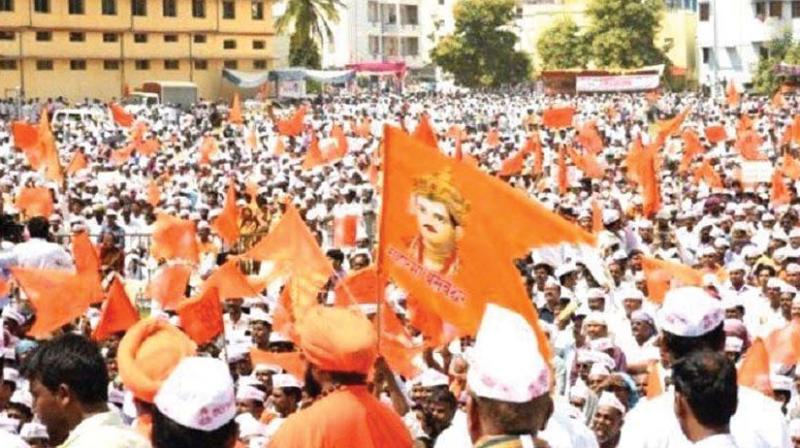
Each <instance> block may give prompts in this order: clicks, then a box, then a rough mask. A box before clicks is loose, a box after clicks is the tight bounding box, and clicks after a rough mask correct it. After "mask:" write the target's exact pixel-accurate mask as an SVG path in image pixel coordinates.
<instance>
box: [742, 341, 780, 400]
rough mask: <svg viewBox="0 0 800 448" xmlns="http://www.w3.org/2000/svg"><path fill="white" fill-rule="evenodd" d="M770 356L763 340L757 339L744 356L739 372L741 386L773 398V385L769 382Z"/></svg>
mask: <svg viewBox="0 0 800 448" xmlns="http://www.w3.org/2000/svg"><path fill="white" fill-rule="evenodd" d="M769 372H770V370H769V354H768V353H767V349H766V347H765V345H764V341H763V340H762V339H761V338H757V339H756V340H755V341H754V342H753V345H751V346H750V348H749V349H747V352H746V353H745V354H744V357H743V360H742V364H741V365H740V366H739V371H738V372H737V377H738V378H737V379H738V381H737V382H738V383H739V385H740V386H745V387H749V388H751V389H755V390H757V391H759V392H761V393H762V394H764V395H766V396H769V397H771V396H772V385H771V384H770V381H769Z"/></svg>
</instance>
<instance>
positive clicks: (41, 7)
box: [33, 0, 52, 70]
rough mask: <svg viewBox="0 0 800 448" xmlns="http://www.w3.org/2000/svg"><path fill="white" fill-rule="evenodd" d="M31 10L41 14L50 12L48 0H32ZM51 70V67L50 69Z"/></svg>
mask: <svg viewBox="0 0 800 448" xmlns="http://www.w3.org/2000/svg"><path fill="white" fill-rule="evenodd" d="M33 11H34V12H39V13H42V14H47V13H49V12H50V0H34V2H33ZM51 70H52V69H51Z"/></svg>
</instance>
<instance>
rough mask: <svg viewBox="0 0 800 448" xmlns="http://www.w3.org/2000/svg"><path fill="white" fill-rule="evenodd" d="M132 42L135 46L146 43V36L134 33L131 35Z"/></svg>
mask: <svg viewBox="0 0 800 448" xmlns="http://www.w3.org/2000/svg"><path fill="white" fill-rule="evenodd" d="M133 41H134V42H136V43H137V44H143V43H146V42H147V34H144V33H136V34H134V35H133Z"/></svg>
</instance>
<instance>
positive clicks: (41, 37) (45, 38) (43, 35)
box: [36, 31, 53, 42]
mask: <svg viewBox="0 0 800 448" xmlns="http://www.w3.org/2000/svg"><path fill="white" fill-rule="evenodd" d="M51 40H53V33H51V32H50V31H37V32H36V41H37V42H50V41H51Z"/></svg>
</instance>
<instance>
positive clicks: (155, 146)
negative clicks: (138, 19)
mask: <svg viewBox="0 0 800 448" xmlns="http://www.w3.org/2000/svg"><path fill="white" fill-rule="evenodd" d="M135 147H136V151H138V152H139V154H141V155H143V156H147V157H153V156H154V155H155V154H156V153H157V152H158V150H159V149H161V143H160V142H159V141H158V140H156V139H154V138H148V139H147V140H144V141H141V142H139V143H137V144H136V145H135Z"/></svg>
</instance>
